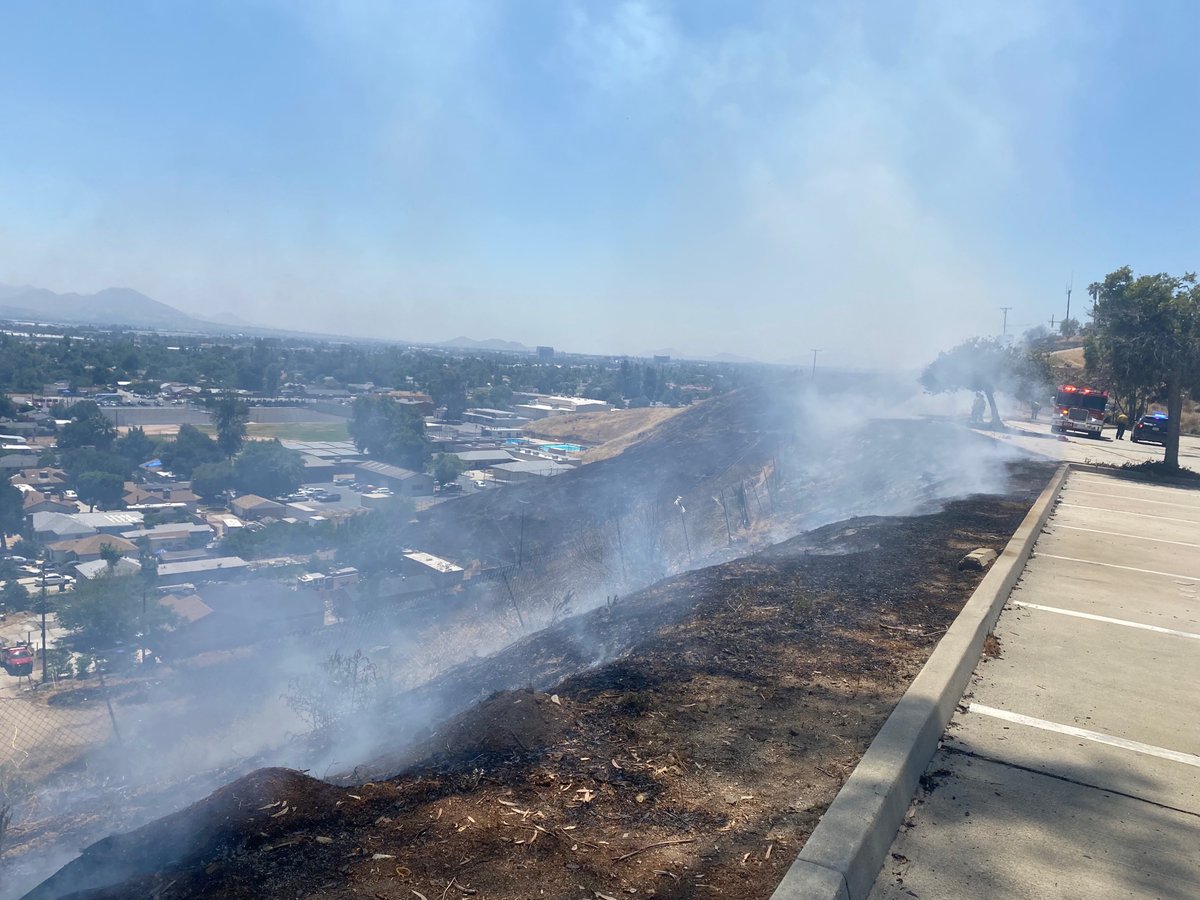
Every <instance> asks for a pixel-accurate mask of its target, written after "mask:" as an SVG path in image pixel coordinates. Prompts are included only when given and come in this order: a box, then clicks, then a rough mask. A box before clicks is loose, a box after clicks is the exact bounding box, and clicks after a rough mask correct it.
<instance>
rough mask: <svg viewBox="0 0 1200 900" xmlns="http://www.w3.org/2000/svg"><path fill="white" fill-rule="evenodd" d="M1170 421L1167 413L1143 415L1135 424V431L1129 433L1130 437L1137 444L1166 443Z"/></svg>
mask: <svg viewBox="0 0 1200 900" xmlns="http://www.w3.org/2000/svg"><path fill="white" fill-rule="evenodd" d="M1170 421H1171V420H1170V419H1168V418H1167V414H1166V413H1150V415H1147V416H1142V417H1141V418H1140V419H1138V420H1137V424H1136V425H1134V426H1133V433H1132V434H1130V435H1129V439H1130V440H1131V441H1133V442H1134V443H1135V444H1140V443H1147V444H1163V445H1165V444H1166V443H1167V427H1168V423H1169V422H1170Z"/></svg>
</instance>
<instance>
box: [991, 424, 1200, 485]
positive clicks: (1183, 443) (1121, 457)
mask: <svg viewBox="0 0 1200 900" xmlns="http://www.w3.org/2000/svg"><path fill="white" fill-rule="evenodd" d="M1004 424H1005V425H1006V426H1007V427H1008V431H1007V432H993V431H990V430H987V429H980V430H979V433H980V434H986V435H987V436H988V437H991V438H993V439H995V440H998V441H1002V442H1005V443H1011V444H1014V445H1016V446H1018V447H1022V448H1024V449H1025V450H1028V451H1029V452H1030V453H1036V454H1038V455H1039V456H1046V457H1049V458H1050V459H1057V460H1061V461H1063V462H1076V463H1101V464H1104V465H1118V466H1119V465H1124V464H1126V463H1143V462H1148V461H1150V460H1156V459H1157V460H1161V459H1162V458H1163V448H1162V447H1160V446H1159V445H1158V444H1143V443H1138V444H1135V443H1133V442H1132V441H1131V440H1129V434H1128V433H1126V435H1125V438H1124V440H1120V441H1118V440H1115V437H1116V431H1115V430H1113V429H1105V431H1104V437H1102V438H1099V439H1097V438H1087V437H1083V436H1081V435H1073V434H1072V435H1058V434H1051V433H1050V424H1049V423H1048V422H1046V421H1041V422H1030V421H1028V420H1021V419H1006V420H1005V422H1004ZM1179 462H1180V465H1182V466H1184V467H1185V468H1188V469H1192V470H1194V471H1197V472H1200V437H1192V436H1191V435H1182V436H1181V437H1180V438H1179Z"/></svg>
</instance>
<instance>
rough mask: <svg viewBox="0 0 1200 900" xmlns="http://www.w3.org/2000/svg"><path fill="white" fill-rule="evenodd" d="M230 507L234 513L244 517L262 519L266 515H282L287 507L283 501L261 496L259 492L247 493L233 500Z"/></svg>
mask: <svg viewBox="0 0 1200 900" xmlns="http://www.w3.org/2000/svg"><path fill="white" fill-rule="evenodd" d="M229 508H230V509H231V510H233V513H234V515H236V516H240V517H241V518H243V519H261V518H263V517H264V516H280V515H282V514H283V512H284V510H285V509H286V507H285V506H284V505H283V504H282V503H277V502H276V501H274V500H268V499H267V498H266V497H260V496H258V494H246V495H244V496H242V497H238V498H237V499H235V500H231V501H230V503H229Z"/></svg>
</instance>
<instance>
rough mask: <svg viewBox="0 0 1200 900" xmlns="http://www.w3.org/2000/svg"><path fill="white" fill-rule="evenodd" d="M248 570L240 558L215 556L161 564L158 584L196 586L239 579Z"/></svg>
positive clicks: (248, 566)
mask: <svg viewBox="0 0 1200 900" xmlns="http://www.w3.org/2000/svg"><path fill="white" fill-rule="evenodd" d="M249 570H250V563H248V562H246V561H245V560H244V559H242V558H241V557H240V556H217V557H212V558H209V559H195V560H189V561H187V562H171V563H163V564H162V565H160V566H159V567H158V581H159V583H160V584H184V583H192V584H197V583H200V582H202V581H228V580H229V579H231V578H240V577H241V576H243V575H245V574H246V573H247V572H248V571H249Z"/></svg>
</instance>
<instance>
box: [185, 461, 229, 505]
mask: <svg viewBox="0 0 1200 900" xmlns="http://www.w3.org/2000/svg"><path fill="white" fill-rule="evenodd" d="M231 487H233V466H232V465H231V464H230V463H229V462H228V461H222V462H216V463H205V464H204V465H202V466H197V467H196V468H195V469H194V470H193V471H192V490H193V491H195V492H196V493H197V494H199V495H200V496H201V497H203V498H204V499H206V500H214V499H216V498H217V497H219V496H220V495H221V494H222V492H224V491H227V490H229V488H231Z"/></svg>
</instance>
